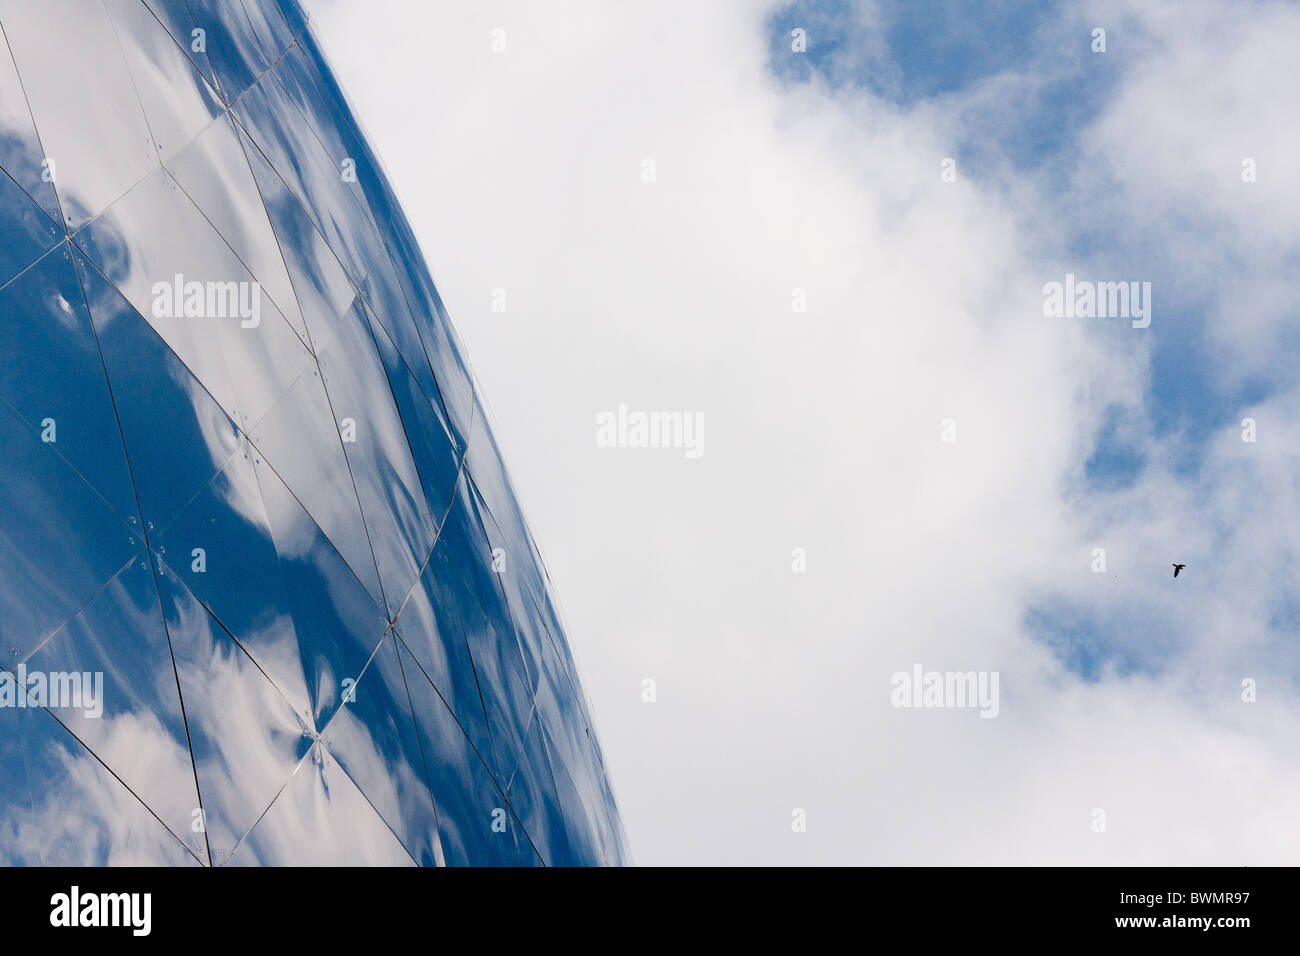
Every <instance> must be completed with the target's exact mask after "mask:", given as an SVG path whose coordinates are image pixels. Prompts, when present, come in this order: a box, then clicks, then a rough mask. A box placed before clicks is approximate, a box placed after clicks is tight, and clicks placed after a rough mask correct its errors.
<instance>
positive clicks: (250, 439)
mask: <svg viewBox="0 0 1300 956" xmlns="http://www.w3.org/2000/svg"><path fill="white" fill-rule="evenodd" d="M51 251H53V250H51ZM74 251H76V252H81V249H80V247H77V248H76V249H75V250H74ZM48 254H49V253H46V255H48ZM81 257H82V259H84V260H85V262H86V264H87V265H88V266H90V267H91V268H93V269H94V270H95V272H96V273H97V274H98V275H99V276H100V278H102V279H103V280H104V281H105V282H106V283H107V284H108V285H109V286H110V287H111V288H112V289H113V290H114V291H115V292H117V294H118V295H119V296H121V297H122V301H123V302H125V303H126V306H127V308H129V309H130V310H131V311H132V312H133V313H135V315H136V317H137V318H139V319H140V321H141V322H142V323H144V325H145V326H146V328H148V330H149V332H150V333H152V334H153V335H154V336H155V337H156V338H157V339H158V341H159V342H161V343H162V346H163V347H164V348H165V349H166V350H167V351H168V352H169V353H170V354H171V356H172V358H174V359H175V360H176V361H177V362H178V363H179V364H180V365H181V367H182V368H184V369H185V370H186V371H187V372H189V374H190V377H191V378H192V379H193V380H194V381H195V383H196V384H197V385H198V387H199V388H201V389H203V391H204V393H205V394H207V396H208V398H209V399H211V400H212V403H213V404H214V405H215V406H216V407H217V408H218V409H220V410H221V413H222V414H223V415H225V416H226V421H227V423H228V424H229V425H230V427H231V428H233V429H234V430H235V431H236V433H238V434H239V435H241V436H243V438H244V439H245V440H247V442H248V443H249V444H250V445H252V446H253V448H254V449H255V450H256V451H257V453H258V454H259V455H261V456H262V459H263V461H265V462H266V465H267V467H268V468H270V469H271V470H272V471H273V472H275V475H276V478H278V479H279V480H280V483H281V484H283V485H284V486H285V488H286V489H287V490H288V491H289V493H290V494H291V495H293V499H294V501H295V502H297V504H298V507H300V508H302V510H303V513H304V514H306V515H307V517H308V518H310V519H311V522H312V524H313V525H314V526H315V527H316V529H317V530H318V531H319V532H320V534H321V537H323V538H324V539H325V540H326V541H328V542H329V543H330V547H331V548H333V549H334V552H335V554H337V555H338V556H339V560H341V561H342V562H343V564H344V566H345V567H346V568H347V569H348V571H349V572H351V574H352V576H353V577H354V578H356V580H357V583H358V584H360V585H361V587H362V588H363V589H364V590H365V591H366V593H367V594H369V593H370V589H369V588H368V587H366V585H365V582H364V581H362V580H361V577H360V575H358V574H357V572H356V570H355V569H354V568H353V567H352V565H351V564H349V563H348V561H347V559H346V558H344V557H343V555H342V553H341V552H340V551H339V550H338V546H337V545H336V544H335V543H334V541H333V539H332V538H330V536H329V535H328V534H326V533H325V529H324V528H322V527H321V525H320V523H319V522H318V521H317V520H316V519H315V518H314V517H313V516H312V513H311V512H310V511H309V510H308V509H307V506H306V505H304V504H303V503H302V501H301V500H300V499H299V498H298V495H297V493H296V492H294V490H293V489H292V488H290V487H289V485H288V483H287V482H285V481H284V479H283V478H282V477H281V476H280V473H279V471H278V470H277V469H276V467H275V466H274V465H273V464H271V461H270V459H269V458H267V456H266V455H265V454H264V453H263V452H262V450H261V449H260V448H258V447H257V443H256V442H254V441H253V437H252V435H250V434H249V433H248V432H247V431H245V430H244V429H243V428H241V427H240V426H239V424H238V423H237V422H236V421H235V420H234V419H232V418H231V417H230V415H229V414H228V413H227V412H226V410H225V409H224V408H222V406H221V402H220V401H219V400H218V399H217V397H216V396H215V395H213V394H212V391H211V390H210V389H209V388H208V387H207V385H205V384H204V382H203V380H202V379H201V378H199V376H198V375H197V374H195V372H194V370H193V369H192V368H190V367H189V365H188V364H187V363H186V361H185V360H184V359H183V358H182V357H181V356H180V355H179V354H177V352H176V350H175V349H173V348H172V347H171V344H170V343H169V342H168V341H167V340H166V339H164V338H163V337H162V336H161V335H159V334H158V330H157V329H155V328H154V327H153V326H152V325H150V324H149V320H148V319H146V318H144V316H142V315H141V314H140V311H139V310H138V309H137V308H136V307H135V306H134V305H132V304H131V300H130V299H128V298H127V297H126V295H125V294H124V293H123V292H122V290H121V289H119V288H118V287H117V284H116V283H114V282H113V280H112V279H110V278H108V276H106V275H104V273H103V272H102V271H101V270H100V268H99V266H97V265H96V264H95V263H94V261H93V260H91V259H90V257H89V256H86V255H85V254H84V252H81ZM74 261H75V259H74ZM78 278H80V276H78ZM82 297H83V299H85V287H84V284H83V287H82ZM86 302H87V305H86V311H87V313H89V312H90V306H89V300H88V299H86ZM91 331H92V332H94V333H95V337H96V342H97V343H98V337H99V336H98V332H95V329H94V320H93V318H92V320H91ZM100 351H101V355H100V362H101V364H102V363H103V354H102V351H103V350H102V349H101V350H100ZM227 374H229V373H227ZM104 377H105V379H106V380H107V378H108V373H107V368H106V367H105V374H104ZM109 394H110V396H111V395H112V389H111V388H110V389H109ZM281 397H283V396H281ZM277 404H278V403H277ZM274 407H275V406H272V408H274ZM116 410H117V406H116V402H115V403H114V414H116ZM263 419H265V416H263ZM118 428H119V431H120V430H121V420H120V419H119V420H118ZM336 428H337V426H336ZM122 447H123V449H125V447H126V437H125V433H123V437H122ZM229 461H230V459H229V458H227V459H226V463H225V464H228V463H229ZM225 464H223V465H222V468H224V467H225ZM220 471H221V469H218V473H220ZM212 477H213V478H214V479H215V478H216V475H215V474H214V475H213V476H212ZM210 481H211V479H210V480H209V483H210ZM132 485H133V486H134V478H133V479H132ZM204 487H207V486H206V485H205V486H204ZM202 491H203V489H202V488H201V489H199V493H200V494H201V493H202ZM196 496H197V495H196ZM190 500H191V501H193V499H190ZM138 504H139V499H138V495H137V507H138ZM186 504H189V502H186ZM262 507H263V508H264V509H265V507H266V504H265V501H263V505H262ZM359 507H360V504H359V503H358V508H359ZM268 517H269V515H268ZM140 520H141V522H143V521H144V516H143V514H141V516H140ZM169 527H170V525H169ZM151 550H152V549H151Z"/></svg>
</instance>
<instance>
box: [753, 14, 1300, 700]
mask: <svg viewBox="0 0 1300 956" xmlns="http://www.w3.org/2000/svg"><path fill="white" fill-rule="evenodd" d="M1094 25H1095V26H1101V27H1104V28H1107V37H1106V41H1107V49H1106V52H1105V53H1104V54H1098V53H1095V52H1094V51H1092V50H1091V48H1090V45H1091V43H1092V33H1091V27H1092V26H1094ZM768 29H769V32H770V36H771V45H770V49H769V57H770V60H769V67H770V69H771V70H772V72H773V73H774V74H775V76H776V77H778V78H779V79H780V80H781V81H782V82H784V83H786V84H791V85H798V84H824V85H825V86H826V87H828V88H830V89H831V90H835V91H839V93H840V94H841V95H843V93H844V92H845V91H852V90H861V91H866V92H868V93H870V94H871V95H872V96H874V97H878V98H880V99H882V100H884V101H885V102H888V103H891V104H894V105H895V106H896V107H897V108H898V109H900V110H905V111H906V110H914V109H917V108H918V107H920V106H925V105H933V106H935V107H936V108H937V109H939V110H941V111H942V110H945V109H946V110H950V111H951V112H952V113H953V114H954V115H957V116H959V117H960V118H961V119H962V122H961V124H960V126H959V128H960V129H962V130H963V131H967V132H969V133H970V135H968V136H965V137H962V138H959V139H958V140H957V141H956V142H955V143H954V146H953V150H954V156H955V157H956V158H957V159H958V162H959V163H960V164H961V168H962V169H963V170H964V171H965V172H966V174H967V175H971V176H973V177H975V178H977V179H983V180H984V181H985V182H986V183H987V185H988V186H989V187H990V188H1004V187H1005V185H1006V180H1007V177H1010V178H1012V179H1021V180H1029V181H1032V182H1033V183H1035V184H1036V195H1037V198H1038V199H1039V200H1040V202H1041V205H1039V206H1038V208H1037V209H1035V210H1034V212H1035V213H1036V215H1037V216H1039V217H1041V218H1042V219H1044V220H1048V221H1055V222H1056V223H1059V225H1060V227H1061V228H1060V230H1059V233H1058V235H1057V237H1056V238H1057V239H1058V240H1059V244H1060V257H1061V259H1062V261H1063V262H1064V263H1066V264H1067V267H1069V268H1072V269H1073V271H1075V272H1077V273H1078V275H1079V277H1080V278H1087V277H1089V276H1095V277H1097V278H1099V279H1100V278H1113V279H1142V280H1145V281H1150V282H1151V283H1152V285H1153V289H1154V296H1155V302H1156V308H1157V309H1158V310H1159V313H1158V314H1159V318H1158V320H1157V321H1155V322H1154V323H1153V325H1152V327H1151V328H1149V329H1147V330H1145V334H1144V335H1143V337H1142V340H1141V341H1140V342H1138V343H1133V342H1132V340H1131V338H1130V336H1131V332H1130V331H1129V330H1128V329H1127V328H1126V327H1123V326H1118V327H1113V328H1104V329H1102V330H1101V331H1100V334H1102V335H1105V336H1108V337H1111V338H1112V339H1113V340H1114V341H1115V342H1116V343H1117V344H1120V346H1121V347H1125V346H1128V347H1132V346H1134V345H1136V347H1137V348H1139V349H1142V350H1144V351H1145V353H1146V361H1145V367H1146V372H1145V381H1144V385H1143V388H1142V389H1141V392H1140V395H1139V397H1138V399H1139V400H1138V401H1136V402H1134V401H1131V400H1126V401H1115V402H1111V403H1106V404H1105V407H1104V411H1103V413H1102V415H1101V418H1100V421H1099V422H1098V423H1097V426H1096V427H1095V429H1094V430H1093V431H1092V432H1091V434H1090V435H1089V436H1088V439H1089V445H1090V447H1089V450H1088V453H1087V455H1086V460H1085V462H1084V465H1083V494H1084V496H1085V497H1086V498H1087V499H1089V500H1091V501H1093V502H1095V505H1096V507H1098V508H1100V509H1102V510H1105V509H1106V507H1107V500H1108V496H1113V495H1116V494H1117V493H1122V492H1124V491H1126V490H1131V489H1133V488H1134V487H1135V486H1136V485H1138V483H1139V482H1140V481H1141V479H1142V477H1143V474H1144V471H1145V469H1147V468H1148V467H1149V466H1150V465H1152V464H1153V462H1152V460H1151V458H1152V455H1153V454H1157V452H1156V450H1155V443H1157V442H1159V443H1160V445H1159V449H1160V451H1159V453H1162V457H1163V459H1164V461H1163V462H1160V463H1157V464H1161V465H1163V467H1164V468H1165V469H1167V471H1168V473H1169V474H1171V475H1172V476H1173V477H1174V478H1175V479H1177V480H1179V481H1184V482H1189V483H1195V482H1196V481H1197V480H1198V479H1199V478H1200V476H1201V470H1202V462H1203V459H1204V454H1205V452H1206V450H1207V448H1208V446H1209V444H1210V443H1211V442H1212V441H1213V440H1214V439H1215V437H1216V435H1218V434H1220V433H1221V432H1222V430H1223V429H1224V428H1225V427H1232V426H1235V425H1236V424H1237V423H1238V422H1239V421H1240V420H1241V419H1242V417H1243V416H1244V415H1245V413H1246V410H1248V409H1250V408H1251V407H1253V406H1256V405H1259V404H1261V403H1264V402H1266V401H1267V400H1268V399H1270V398H1271V397H1273V396H1275V395H1276V394H1277V393H1278V391H1279V389H1283V390H1285V389H1289V388H1293V387H1294V384H1295V376H1294V369H1296V368H1297V367H1300V321H1297V318H1298V316H1297V312H1296V311H1295V308H1294V307H1292V308H1291V309H1290V310H1288V311H1286V312H1284V313H1283V314H1280V315H1279V316H1278V319H1279V320H1280V321H1279V328H1280V334H1279V336H1278V338H1277V340H1276V341H1275V343H1274V352H1273V354H1272V355H1271V356H1270V361H1269V362H1267V363H1263V364H1257V365H1255V366H1254V367H1252V368H1250V369H1249V370H1248V371H1247V373H1245V374H1233V375H1226V374H1224V371H1223V369H1222V367H1221V361H1220V359H1221V355H1220V352H1219V345H1218V343H1216V341H1215V340H1214V338H1213V336H1212V335H1211V334H1210V328H1209V326H1210V324H1211V323H1215V322H1220V323H1221V322H1222V321H1223V319H1224V316H1223V315H1222V309H1223V307H1224V301H1223V298H1224V297H1223V294H1222V291H1221V286H1220V285H1219V284H1218V283H1217V282H1216V281H1215V280H1216V278H1217V276H1216V272H1219V273H1221V274H1222V275H1225V276H1229V275H1233V274H1239V273H1241V272H1242V271H1245V267H1244V265H1243V263H1242V262H1241V261H1240V259H1239V257H1238V256H1235V255H1232V251H1233V250H1232V249H1231V248H1230V247H1229V249H1228V253H1229V256H1230V257H1229V258H1226V259H1224V260H1221V261H1220V262H1218V263H1216V264H1215V266H1216V271H1215V272H1211V273H1209V274H1201V275H1198V276H1196V278H1195V280H1194V281H1191V282H1188V281H1187V278H1188V277H1187V274H1186V272H1187V270H1186V265H1185V263H1184V262H1182V261H1180V260H1179V259H1177V258H1176V257H1173V256H1170V255H1167V254H1165V252H1164V251H1163V249H1162V240H1163V239H1164V238H1165V237H1166V236H1167V235H1168V234H1169V233H1171V232H1181V233H1184V234H1188V233H1194V231H1195V230H1196V229H1197V228H1204V224H1203V223H1202V222H1198V217H1197V215H1196V212H1197V211H1196V210H1195V209H1194V208H1193V209H1189V210H1187V211H1186V212H1187V215H1186V220H1185V221H1179V219H1178V218H1176V217H1169V218H1165V219H1161V220H1157V221H1151V220H1149V219H1144V218H1143V217H1142V216H1141V215H1140V214H1139V215H1120V216H1113V215H1112V216H1107V217H1089V216H1083V217H1079V216H1077V215H1075V213H1076V211H1077V210H1079V209H1087V208H1089V207H1090V206H1093V205H1095V206H1096V207H1097V208H1101V209H1107V210H1108V211H1110V210H1112V209H1113V207H1112V205H1111V203H1110V201H1109V195H1108V194H1109V193H1110V191H1111V190H1113V189H1114V188H1115V184H1114V183H1113V182H1111V181H1109V180H1108V179H1107V178H1106V177H1104V176H1100V177H1081V176H1080V175H1079V173H1080V169H1081V167H1085V168H1086V166H1087V164H1088V163H1089V162H1090V159H1091V157H1090V155H1089V154H1088V152H1087V151H1086V150H1084V149H1083V148H1082V147H1083V141H1084V140H1085V139H1086V138H1087V137H1089V136H1091V135H1092V134H1093V122H1094V120H1096V118H1097V117H1098V115H1099V114H1101V113H1102V112H1103V111H1105V110H1106V109H1107V108H1108V107H1110V106H1111V105H1113V101H1114V98H1115V96H1116V94H1117V92H1118V91H1119V90H1120V89H1121V87H1122V83H1123V80H1124V78H1125V76H1126V74H1127V73H1128V72H1129V71H1131V70H1133V69H1135V68H1141V67H1142V66H1143V65H1144V63H1145V61H1146V58H1147V56H1148V55H1149V53H1150V52H1151V50H1152V49H1158V48H1159V47H1160V45H1161V43H1162V42H1163V40H1164V39H1165V38H1163V37H1162V36H1161V35H1159V34H1158V33H1153V32H1152V31H1150V30H1149V29H1144V27H1143V26H1142V25H1141V24H1139V23H1138V22H1136V21H1134V20H1129V19H1128V18H1121V19H1118V20H1116V19H1107V20H1106V21H1105V22H1099V21H1095V20H1094V21H1089V20H1087V19H1086V15H1083V14H1081V12H1080V9H1079V5H1077V4H1076V5H1069V4H1062V3H1054V2H1034V0H1028V2H1021V0H998V2H992V3H978V4H971V3H964V2H960V0H880V2H878V3H874V4H864V3H855V2H853V0H797V2H794V3H790V4H787V5H785V6H783V7H781V8H780V9H779V10H777V11H776V12H775V13H774V14H773V15H772V16H771V18H770V21H769V24H768ZM795 29H803V30H804V31H805V32H806V37H807V51H806V53H804V54H800V53H796V52H793V51H792V49H791V42H792V31H793V30H795ZM999 77H1011V78H1014V83H1013V85H1012V87H1011V88H1012V89H1014V90H1015V94H1016V98H1015V99H1013V100H1010V101H1009V100H1008V99H1007V98H1006V97H997V98H995V99H993V100H992V101H990V100H987V99H984V98H982V97H981V96H980V95H979V92H980V88H981V87H982V86H987V85H989V84H990V83H992V82H994V81H995V80H996V79H997V78H999ZM1244 148H1249V147H1244ZM1013 188H1014V187H1013ZM1092 194H1095V195H1092ZM1294 252H1295V247H1294V246H1292V247H1291V249H1290V252H1289V255H1290V256H1292V257H1293V256H1294ZM1288 261H1289V262H1291V263H1294V261H1295V260H1294V258H1290V259H1289V260H1288ZM1125 340H1127V341H1125ZM1167 545H1168V548H1169V552H1168V553H1169V556H1170V557H1172V558H1174V559H1177V558H1178V557H1179V552H1178V547H1179V545H1178V542H1177V541H1169V542H1167ZM1157 566H1158V567H1161V568H1165V569H1166V573H1167V571H1168V569H1167V565H1164V564H1159V558H1157ZM1284 606H1285V607H1287V608H1289V609H1290V610H1288V611H1285V612H1283V613H1282V614H1281V615H1280V616H1277V617H1275V620H1276V621H1283V620H1285V621H1289V622H1290V624H1291V625H1292V626H1294V623H1295V614H1294V610H1293V608H1294V601H1293V600H1292V601H1291V602H1290V603H1286V602H1285V601H1284ZM1025 626H1026V627H1027V628H1028V629H1029V630H1030V632H1031V633H1033V634H1035V635H1037V636H1038V638H1039V639H1040V640H1042V641H1043V642H1044V643H1046V644H1047V645H1048V646H1050V647H1051V648H1053V650H1054V651H1055V652H1056V653H1057V654H1058V655H1059V656H1060V657H1061V659H1062V661H1063V662H1064V663H1065V664H1066V666H1068V667H1069V668H1071V669H1072V670H1074V671H1075V672H1076V673H1078V674H1079V675H1080V676H1082V677H1084V678H1085V679H1087V680H1097V679H1099V678H1100V677H1101V676H1102V674H1103V668H1105V667H1108V666H1109V667H1111V668H1114V670H1115V672H1116V673H1119V674H1121V675H1123V674H1126V673H1130V672H1132V671H1134V670H1139V669H1142V668H1150V667H1157V666H1158V665H1159V663H1160V661H1161V659H1162V658H1163V657H1165V656H1166V655H1169V654H1176V653H1178V652H1179V650H1180V647H1181V642H1179V641H1177V640H1174V639H1173V638H1172V637H1171V635H1170V634H1169V633H1168V632H1169V630H1170V629H1176V628H1177V627H1178V626H1179V625H1178V624H1177V623H1176V622H1169V621H1166V620H1163V619H1162V618H1161V617H1160V616H1159V615H1152V614H1149V613H1146V612H1145V611H1144V609H1143V608H1140V607H1134V606H1131V605H1125V606H1120V607H1113V606H1107V607H1094V608H1090V607H1089V606H1088V605H1086V604H1081V603H1078V602H1071V601H1067V600H1065V599H1062V598H1054V597H1049V598H1046V599H1044V600H1042V601H1041V602H1037V603H1034V604H1032V605H1031V606H1030V607H1029V608H1028V609H1027V611H1026V616H1025Z"/></svg>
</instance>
